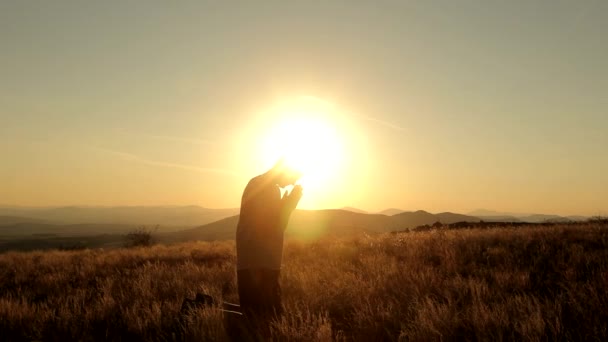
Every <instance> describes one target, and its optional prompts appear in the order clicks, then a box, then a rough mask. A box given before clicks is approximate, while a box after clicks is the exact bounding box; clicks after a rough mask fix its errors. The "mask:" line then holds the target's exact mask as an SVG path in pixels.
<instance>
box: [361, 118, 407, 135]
mask: <svg viewBox="0 0 608 342" xmlns="http://www.w3.org/2000/svg"><path fill="white" fill-rule="evenodd" d="M359 117H360V118H361V119H363V120H367V121H371V122H375V123H377V124H380V125H382V126H385V127H388V128H391V129H394V130H396V131H400V132H403V131H405V128H403V127H401V126H399V125H397V124H394V123H392V122H389V121H385V120H380V119H376V118H373V117H371V116H364V115H360V116H359Z"/></svg>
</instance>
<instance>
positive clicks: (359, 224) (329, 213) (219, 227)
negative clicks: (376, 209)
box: [163, 209, 480, 241]
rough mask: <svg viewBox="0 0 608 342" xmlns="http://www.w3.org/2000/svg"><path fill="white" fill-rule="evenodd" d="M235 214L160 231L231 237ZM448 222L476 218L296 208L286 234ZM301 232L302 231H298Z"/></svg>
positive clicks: (179, 237) (178, 236) (182, 237)
mask: <svg viewBox="0 0 608 342" xmlns="http://www.w3.org/2000/svg"><path fill="white" fill-rule="evenodd" d="M238 218H239V216H238V215H235V216H232V217H228V218H225V219H222V220H219V221H217V222H213V223H210V224H206V225H203V226H200V227H196V228H191V229H186V230H182V231H177V232H171V233H165V234H163V235H164V236H163V239H166V240H169V241H187V240H232V239H234V236H235V234H236V225H237V223H238ZM438 221H440V222H442V223H444V224H450V223H455V222H463V221H468V222H479V221H480V219H479V218H477V217H473V216H467V215H461V214H454V213H449V212H445V213H439V214H431V213H429V212H426V211H424V210H418V211H415V212H403V213H400V214H397V215H393V216H387V215H383V214H364V213H357V212H352V211H348V210H343V209H324V210H296V211H295V212H294V213H293V214H292V217H291V219H290V222H289V226H288V228H287V231H286V235H287V236H298V235H306V236H315V237H317V236H322V235H337V236H343V235H349V234H355V233H385V232H391V231H395V230H404V229H411V228H415V227H417V226H420V225H425V224H433V223H435V222H438ZM298 233H302V234H298Z"/></svg>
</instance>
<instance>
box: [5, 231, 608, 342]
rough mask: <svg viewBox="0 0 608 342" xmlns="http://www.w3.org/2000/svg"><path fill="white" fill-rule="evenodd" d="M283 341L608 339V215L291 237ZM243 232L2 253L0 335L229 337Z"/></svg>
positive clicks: (279, 325) (280, 328)
mask: <svg viewBox="0 0 608 342" xmlns="http://www.w3.org/2000/svg"><path fill="white" fill-rule="evenodd" d="M282 286H283V302H284V304H285V307H286V314H285V315H284V316H283V317H282V318H281V319H279V320H276V321H274V322H273V323H272V326H271V329H272V336H273V339H274V340H280V341H283V340H285V341H313V340H315V341H330V340H337V341H340V340H348V341H350V340H356V341H373V340H388V341H391V340H395V341H396V340H403V341H432V340H445V341H450V340H472V341H474V340H482V341H487V340H492V341H503V340H531V341H546V340H581V341H582V340H585V341H594V340H597V341H606V340H608V323H607V322H608V224H606V222H595V223H584V224H579V225H561V226H560V225H556V226H552V227H524V228H497V229H485V230H484V229H462V230H450V231H430V232H419V233H399V234H384V235H378V236H358V237H352V238H344V239H327V240H321V241H316V242H306V243H304V242H298V241H293V240H292V241H288V242H287V243H286V247H285V254H284V268H283V272H282ZM196 292H206V293H209V294H211V295H213V296H214V297H216V298H218V299H224V300H226V301H231V302H238V297H237V295H236V277H235V255H234V243H233V242H218V243H202V242H200V243H195V242H192V243H187V244H180V245H172V246H161V245H158V246H152V247H149V248H132V249H115V250H107V251H103V250H84V251H47V252H29V253H19V252H8V253H4V254H0V340H3V341H12V340H15V341H19V340H27V341H32V340H44V341H66V340H82V341H89V340H125V341H137V340H149V341H157V340H162V341H164V340H176V339H184V340H208V341H216V340H217V341H222V340H226V339H227V338H228V337H227V334H226V331H225V328H226V327H225V324H224V322H225V321H224V318H223V316H222V312H221V311H219V310H217V308H207V309H201V310H198V311H196V312H195V313H194V314H193V315H191V316H189V317H187V319H186V320H185V321H182V323H178V322H177V320H176V318H177V316H178V312H179V309H180V305H181V303H182V300H183V298H184V297H193V296H194V294H195V293H196Z"/></svg>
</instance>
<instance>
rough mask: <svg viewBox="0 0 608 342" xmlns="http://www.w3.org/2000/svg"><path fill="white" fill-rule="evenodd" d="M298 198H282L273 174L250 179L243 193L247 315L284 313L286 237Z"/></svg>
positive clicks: (242, 281) (240, 253)
mask: <svg viewBox="0 0 608 342" xmlns="http://www.w3.org/2000/svg"><path fill="white" fill-rule="evenodd" d="M300 190H301V189H300ZM299 196H301V191H300V193H299ZM299 196H293V197H291V198H290V197H289V196H284V197H283V198H281V189H280V188H279V186H278V185H277V182H276V179H275V176H274V175H273V174H272V173H270V172H269V173H265V174H263V175H260V176H257V177H255V178H253V179H252V180H250V181H249V183H248V184H247V187H246V188H245V191H244V192H243V198H242V200H241V213H240V217H239V222H238V225H237V231H236V256H237V278H238V288H239V298H240V303H241V308H242V309H243V311H244V312H250V313H255V314H269V313H273V312H275V313H278V314H280V313H281V287H280V285H279V276H280V273H281V262H282V258H283V235H284V231H285V228H286V226H287V221H288V219H289V216H290V215H291V212H292V211H293V210H294V208H295V206H296V205H297V202H298V200H299Z"/></svg>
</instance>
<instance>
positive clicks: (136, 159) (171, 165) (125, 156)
mask: <svg viewBox="0 0 608 342" xmlns="http://www.w3.org/2000/svg"><path fill="white" fill-rule="evenodd" d="M90 149H92V150H95V151H97V152H102V153H106V154H110V155H113V156H116V157H118V158H121V159H123V160H127V161H131V162H136V163H140V164H145V165H150V166H160V167H169V168H174V169H180V170H187V171H194V172H200V173H215V174H224V175H230V176H238V175H237V173H236V172H234V171H231V170H226V169H222V168H212V167H200V166H196V165H189V164H179V163H169V162H163V161H156V160H150V159H146V158H143V157H140V156H138V155H135V154H132V153H127V152H121V151H114V150H109V149H105V148H100V147H90Z"/></svg>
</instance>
